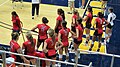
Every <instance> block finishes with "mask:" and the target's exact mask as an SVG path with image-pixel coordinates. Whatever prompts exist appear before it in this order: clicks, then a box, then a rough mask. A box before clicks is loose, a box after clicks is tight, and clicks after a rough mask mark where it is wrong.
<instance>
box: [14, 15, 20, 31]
mask: <svg viewBox="0 0 120 67" xmlns="http://www.w3.org/2000/svg"><path fill="white" fill-rule="evenodd" d="M12 22H13V30H20V28H21V24H20V19H19V17H18V16H17V17H12Z"/></svg>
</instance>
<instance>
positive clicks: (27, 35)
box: [26, 32, 35, 46]
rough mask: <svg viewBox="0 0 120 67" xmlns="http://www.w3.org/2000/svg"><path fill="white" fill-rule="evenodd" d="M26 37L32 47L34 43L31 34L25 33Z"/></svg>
mask: <svg viewBox="0 0 120 67" xmlns="http://www.w3.org/2000/svg"><path fill="white" fill-rule="evenodd" d="M26 37H27V39H28V40H30V42H31V45H32V46H34V45H35V43H34V41H33V37H32V34H31V33H30V32H27V33H26Z"/></svg>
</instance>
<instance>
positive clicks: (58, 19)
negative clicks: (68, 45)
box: [56, 15, 63, 30]
mask: <svg viewBox="0 0 120 67" xmlns="http://www.w3.org/2000/svg"><path fill="white" fill-rule="evenodd" d="M56 20H57V21H59V25H58V27H57V28H58V29H59V30H60V29H62V25H61V23H62V20H63V18H62V16H61V15H59V16H58V17H57V18H56Z"/></svg>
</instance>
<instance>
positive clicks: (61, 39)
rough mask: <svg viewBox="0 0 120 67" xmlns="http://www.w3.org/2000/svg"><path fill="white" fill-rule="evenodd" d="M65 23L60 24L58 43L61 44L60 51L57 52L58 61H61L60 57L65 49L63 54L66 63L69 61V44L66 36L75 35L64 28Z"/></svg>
mask: <svg viewBox="0 0 120 67" xmlns="http://www.w3.org/2000/svg"><path fill="white" fill-rule="evenodd" d="M66 25H67V22H66V21H63V22H62V29H61V30H60V31H59V34H58V41H59V42H61V43H62V44H60V47H61V48H60V50H59V54H60V55H59V60H62V55H63V48H64V49H65V54H66V61H68V59H69V53H68V46H69V42H68V35H69V32H70V33H71V34H72V35H75V33H74V32H72V31H70V29H69V28H67V27H66Z"/></svg>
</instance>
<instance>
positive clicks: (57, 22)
mask: <svg viewBox="0 0 120 67" xmlns="http://www.w3.org/2000/svg"><path fill="white" fill-rule="evenodd" d="M58 25H59V20H56V25H55V29H57V27H58ZM55 29H54V30H55Z"/></svg>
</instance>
